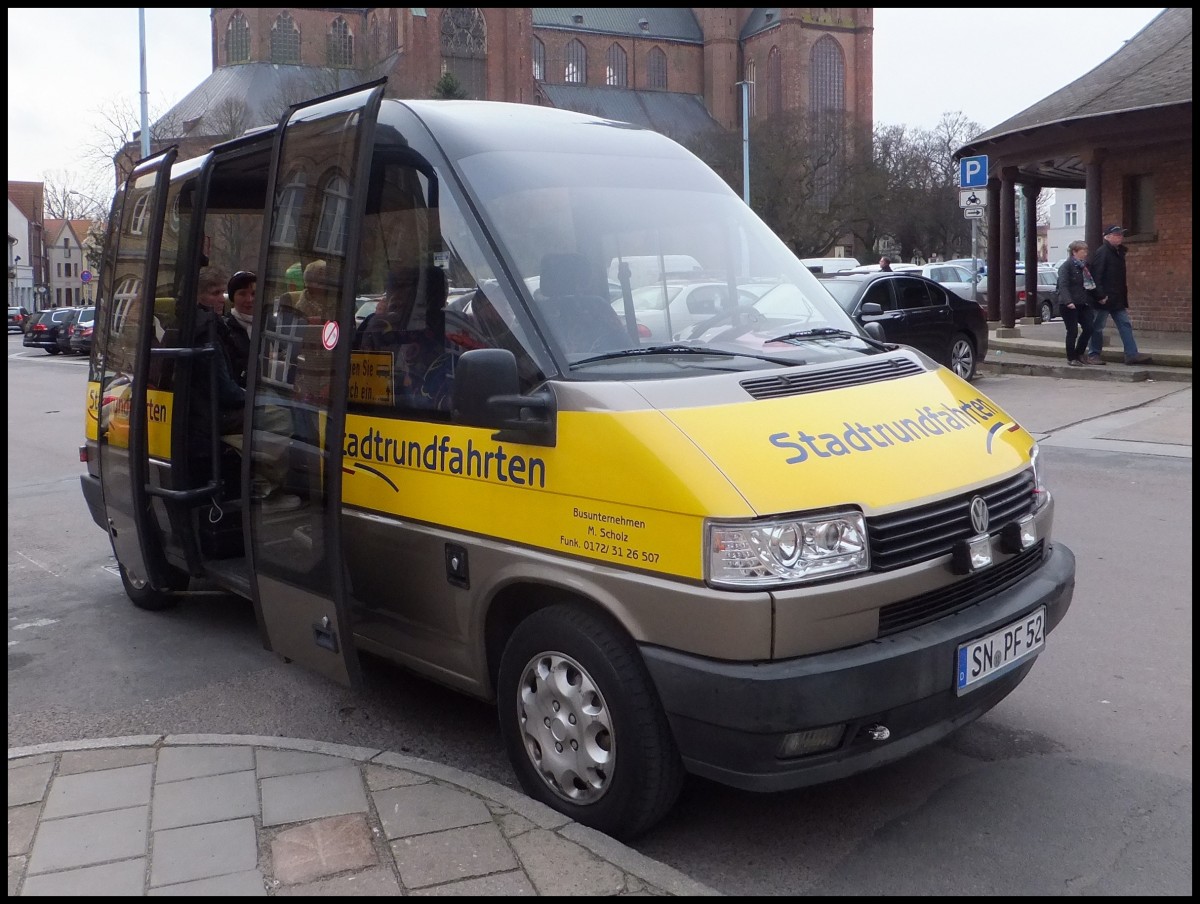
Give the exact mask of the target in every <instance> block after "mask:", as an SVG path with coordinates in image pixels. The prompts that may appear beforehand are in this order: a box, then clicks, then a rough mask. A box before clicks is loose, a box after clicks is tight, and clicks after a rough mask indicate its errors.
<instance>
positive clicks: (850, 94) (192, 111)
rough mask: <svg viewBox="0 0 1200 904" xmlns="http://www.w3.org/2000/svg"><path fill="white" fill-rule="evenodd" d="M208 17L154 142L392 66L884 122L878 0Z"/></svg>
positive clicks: (556, 89) (500, 84)
mask: <svg viewBox="0 0 1200 904" xmlns="http://www.w3.org/2000/svg"><path fill="white" fill-rule="evenodd" d="M211 21H212V61H213V72H212V74H211V75H210V76H209V77H208V78H207V79H205V80H204V81H203V82H202V83H201V84H200V85H198V86H197V87H196V88H195V89H194V90H193V91H191V92H190V93H189V94H188V95H187V96H186V97H185V98H184V99H183V100H182V101H180V102H179V103H178V104H177V105H176V106H175V107H174V108H172V109H171V110H170V111H168V113H167V114H166V115H165V116H164V117H162V118H161V119H160V120H159V121H158V123H156V124H155V127H154V132H155V140H154V142H153V144H154V146H155V147H158V146H165V145H167V144H174V143H178V144H180V145H181V153H184V154H185V155H186V154H188V153H191V152H194V151H199V150H202V149H205V148H207V147H208V146H209V145H211V144H212V143H213V142H214V141H216V140H219V139H221V138H224V137H228V136H229V135H232V134H237V133H238V132H240V131H243V130H244V129H245V128H249V127H251V126H255V125H262V124H265V123H268V122H273V121H275V120H276V119H278V117H279V115H280V114H281V113H282V112H283V111H284V110H285V109H286V107H287V106H288V105H289V104H290V103H293V102H296V101H298V100H302V99H307V98H310V97H314V96H318V95H320V94H325V93H330V92H332V91H336V90H340V89H342V88H347V87H351V86H353V85H356V84H360V83H362V82H365V81H368V80H371V79H375V78H378V77H380V76H387V77H388V79H389V85H388V90H387V94H388V95H389V96H392V97H431V96H433V95H434V93H435V87H436V86H437V85H438V83H439V80H440V79H442V77H443V76H444V75H445V74H446V73H450V74H452V75H453V77H454V81H455V82H456V83H457V85H458V86H459V87H460V88H461V90H462V93H463V94H464V95H465V96H467V97H471V98H477V99H486V100H497V101H510V102H515V103H528V104H545V105H548V106H554V107H559V108H563V109H569V110H575V111H577V112H583V113H590V114H595V115H600V116H605V117H609V118H613V119H620V120H624V121H629V122H634V123H637V124H639V125H644V126H648V127H650V128H654V129H656V130H658V131H660V132H663V133H665V134H668V135H671V136H672V137H675V138H679V139H685V138H687V137H688V136H689V135H693V134H695V133H697V132H701V131H703V130H706V129H716V128H720V129H726V130H736V129H740V127H741V121H742V110H741V104H742V96H743V90H742V87H741V83H742V82H743V81H746V82H749V83H752V84H751V86H750V90H749V108H750V115H751V116H752V117H764V116H769V115H771V114H772V113H783V112H790V111H817V112H835V113H841V114H845V115H846V116H848V117H849V118H850V119H851V120H852V121H853V122H854V123H855V124H857V125H860V126H863V127H865V128H866V129H867V130H868V131H869V129H870V128H871V124H872V122H873V110H872V33H873V25H872V21H873V19H872V11H871V9H869V8H868V9H859V8H838V7H819V8H807V9H784V8H745V7H738V8H711V9H709V8H678V9H668V8H653V9H644V8H643V9H638V8H620V9H607V8H578V9H571V8H548V9H530V8H523V9H517V8H507V7H506V8H492V7H487V8H485V7H475V8H470V7H454V8H444V9H437V8H432V7H425V8H415V7H403V8H361V9H349V8H341V7H337V8H332V7H331V8H319V9H312V8H299V7H297V8H287V9H284V8H279V7H274V8H214V9H213V10H212V13H211ZM131 148H132V149H133V150H136V146H131ZM136 156H137V154H136V153H133V154H132V156H131V157H130V161H129V162H132V159H133V157H136Z"/></svg>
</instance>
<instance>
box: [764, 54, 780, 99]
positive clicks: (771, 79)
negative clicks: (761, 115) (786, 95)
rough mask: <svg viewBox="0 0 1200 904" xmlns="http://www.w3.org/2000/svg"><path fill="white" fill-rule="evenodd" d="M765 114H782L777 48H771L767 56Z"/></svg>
mask: <svg viewBox="0 0 1200 904" xmlns="http://www.w3.org/2000/svg"><path fill="white" fill-rule="evenodd" d="M766 100H767V112H768V113H782V112H783V65H782V62H781V61H780V58H779V48H778V47H772V48H771V52H770V53H768V54H767V98H766Z"/></svg>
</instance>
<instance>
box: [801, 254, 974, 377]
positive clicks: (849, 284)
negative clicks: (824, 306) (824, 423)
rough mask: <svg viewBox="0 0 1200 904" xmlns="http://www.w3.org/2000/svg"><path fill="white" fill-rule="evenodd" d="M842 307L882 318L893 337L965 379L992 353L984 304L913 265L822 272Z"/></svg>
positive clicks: (867, 319)
mask: <svg viewBox="0 0 1200 904" xmlns="http://www.w3.org/2000/svg"><path fill="white" fill-rule="evenodd" d="M818 278H819V279H820V280H821V284H822V285H823V286H825V288H826V289H828V290H829V294H830V295H832V296H833V297H834V299H835V300H836V301H837V303H838V304H840V305H841V306H842V308H843V310H845V311H846V313H847V314H849V315H850V316H851V317H853V318H854V319H855V320H856V321H858V322H859V323H860V324H864V325H865V324H868V323H878V324H879V325H880V326H881V327H883V332H884V335H886V336H887V340H888V341H889V342H897V343H900V344H901V345H910V346H912V347H913V348H915V349H917V350H918V351H922V352H924V353H925V354H927V355H928V356H929V357H931V358H933V359H934V360H935V361H937V362H938V363H939V364H942V365H944V366H945V367H948V368H950V369H951V370H952V371H954V372H955V373H956V374H958V375H959V376H960V377H962V378H963V379H964V380H969V379H971V378H972V377H974V376H975V371H976V369H977V368H978V366H979V362H980V361H982V360H984V358H985V357H987V347H988V325H987V316H986V315H985V314H984V311H983V308H982V307H980V306H979V305H978V304H976V303H975V302H973V301H968V300H967V299H965V298H960V297H959V296H958V295H955V294H954V293H953V292H951V291H950V290H948V289H947V288H945V287H944V286H942V285H940V284H938V283H936V282H934V281H933V280H931V279H926V278H925V277H923V276H921V275H920V274H919V273H916V272H913V271H905V270H901V271H897V272H893V273H884V272H880V271H875V272H873V273H831V274H823V275H820V276H818Z"/></svg>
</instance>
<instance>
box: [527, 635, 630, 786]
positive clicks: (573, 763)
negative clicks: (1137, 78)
mask: <svg viewBox="0 0 1200 904" xmlns="http://www.w3.org/2000/svg"><path fill="white" fill-rule="evenodd" d="M517 719H518V721H519V723H520V726H521V732H522V734H523V735H524V738H525V752H526V753H527V754H528V755H529V761H530V762H531V763H533V765H534V768H535V769H536V770H537V772H538V775H540V776H541V777H542V781H544V782H545V783H546V785H547V786H548V787H549V788H550V789H551V790H552V791H553V792H554V793H555V794H557V795H558V796H559V797H561V798H563V799H564V800H568V801H571V802H572V803H576V804H590V803H595V802H596V801H597V800H599V799H600V798H601V797H603V796H604V792H605V791H607V790H608V786H609V783H610V781H611V779H612V770H613V765H614V764H615V762H616V745H615V743H614V741H613V728H612V714H611V713H610V712H609V710H608V706H607V704H606V703H605V702H604V695H603V694H601V693H600V689H599V688H598V687H597V686H596V683H595V681H593V680H592V677H591V676H590V675H589V674H588V673H587V672H586V671H584V669H583V668H582V667H581V666H580V665H579V663H577V662H576V661H575V660H573V659H571V658H570V657H569V656H563V655H562V654H561V653H541V654H539V655H537V656H535V657H533V658H532V659H531V660H529V662H528V663H527V664H526V666H525V670H524V672H522V674H521V684H520V686H519V687H518V688H517Z"/></svg>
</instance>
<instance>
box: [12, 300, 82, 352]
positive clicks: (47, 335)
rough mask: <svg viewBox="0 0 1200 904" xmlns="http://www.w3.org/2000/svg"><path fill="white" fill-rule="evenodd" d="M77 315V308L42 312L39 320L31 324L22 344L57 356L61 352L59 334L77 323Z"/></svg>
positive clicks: (52, 309)
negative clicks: (63, 329)
mask: <svg viewBox="0 0 1200 904" xmlns="http://www.w3.org/2000/svg"><path fill="white" fill-rule="evenodd" d="M77 313H78V309H77V308H50V309H49V310H48V311H42V313H41V315H40V316H39V317H38V319H37V320H36V321H33V322H32V323H30V325H29V328H28V329H27V330H26V331H25V338H24V339H22V340H21V344H22V345H23V346H25V347H26V348H40V349H44V350H45V351H47V352H49V353H50V354H52V355H57V354H58V353H59V352H60V351H61V349H60V348H59V347H58V334H59V332H60V331H61V330H62V328H63V327H65V326H68V325H70V324H72V323H74V322H75V315H76V314H77Z"/></svg>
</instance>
